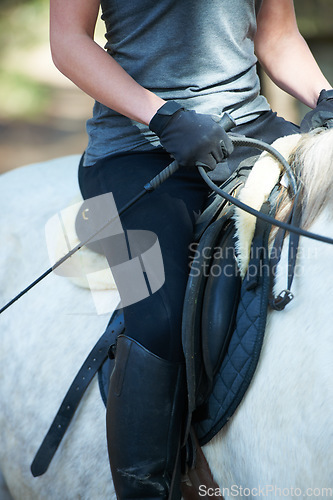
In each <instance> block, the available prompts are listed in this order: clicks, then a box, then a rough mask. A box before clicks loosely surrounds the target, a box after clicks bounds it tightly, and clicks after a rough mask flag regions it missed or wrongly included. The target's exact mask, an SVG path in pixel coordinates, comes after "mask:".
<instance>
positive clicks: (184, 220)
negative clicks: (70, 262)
mask: <svg viewBox="0 0 333 500" xmlns="http://www.w3.org/2000/svg"><path fill="white" fill-rule="evenodd" d="M297 131H298V128H297V127H296V126H294V125H293V124H290V123H289V122H286V121H285V120H283V119H282V118H279V117H277V116H276V115H275V114H274V113H272V112H267V113H264V114H263V115H262V116H261V117H259V118H258V119H257V120H254V121H253V122H251V123H248V124H246V125H242V126H239V127H237V128H236V129H235V132H237V133H239V134H243V135H246V136H248V137H255V138H258V139H261V140H263V141H266V142H269V143H271V142H273V141H274V140H275V139H276V138H277V137H280V136H284V135H289V134H292V133H297ZM257 152H258V151H257V150H254V149H251V148H236V149H235V151H234V153H233V154H232V155H231V156H230V158H229V159H228V168H227V169H226V168H225V167H224V168H222V169H220V168H219V169H218V171H217V172H218V174H219V175H218V177H219V180H223V179H224V178H226V177H228V175H230V173H231V172H232V171H233V170H235V168H237V166H238V164H239V163H240V162H241V161H242V160H243V159H244V158H246V157H248V156H252V155H254V154H257ZM171 161H172V159H171V158H170V156H169V155H168V154H167V153H165V152H164V151H163V150H162V149H161V150H155V151H151V152H136V153H129V154H121V155H113V156H110V157H107V158H104V159H102V160H99V161H98V162H97V163H96V164H94V165H93V166H91V167H82V165H80V168H79V183H80V189H81V192H82V195H83V197H84V198H85V199H87V198H92V197H95V196H98V195H101V194H105V193H109V192H112V194H113V196H114V199H115V202H116V205H117V209H118V210H120V209H121V208H122V207H123V206H124V205H125V204H126V203H127V202H128V201H130V200H131V199H132V198H133V197H135V196H136V195H137V194H138V193H139V192H140V191H141V190H142V189H143V186H144V185H145V184H146V183H147V182H148V181H149V180H150V179H151V178H152V177H154V176H155V175H156V174H157V173H159V172H160V171H161V170H162V169H163V168H164V167H166V166H167V165H168V164H169V163H170V162H171ZM213 177H214V178H216V177H217V176H216V173H215V171H214V176H213ZM209 192H210V191H209V189H208V187H207V186H206V185H205V183H204V182H203V180H202V179H201V177H200V175H199V174H198V172H197V171H196V169H189V168H180V169H179V170H178V171H177V172H176V173H174V174H173V175H172V176H171V177H170V178H169V179H168V180H167V181H165V182H164V183H163V184H162V185H161V186H160V187H159V188H157V190H156V191H154V192H152V193H148V194H146V195H145V196H144V197H143V198H142V199H141V200H140V201H138V202H137V203H136V204H135V205H134V206H133V207H131V208H130V209H129V210H127V211H126V212H125V213H124V214H123V215H122V216H121V223H122V226H123V229H124V232H125V233H126V232H127V231H130V230H147V231H151V232H153V233H155V234H156V235H157V237H158V241H159V245H160V248H161V253H162V258H163V265H164V273H165V282H164V284H163V286H162V287H161V288H160V289H159V290H157V291H156V292H154V293H152V294H151V295H149V296H148V297H147V298H145V299H143V300H140V301H138V302H136V303H134V304H132V305H127V306H126V307H125V308H124V316H125V324H126V335H127V336H128V337H130V338H132V339H135V340H137V341H138V342H140V344H142V345H143V346H145V347H146V348H147V349H149V350H150V351H152V352H153V353H155V354H157V355H158V356H161V357H162V358H165V359H168V360H170V361H178V360H181V359H182V346H181V317H182V307H183V298H184V293H185V288H186V282H187V276H188V272H189V264H190V245H191V242H192V238H193V230H194V224H195V220H196V217H197V215H198V214H199V213H200V212H201V211H202V210H203V208H204V206H205V203H206V200H207V196H208V194H209ZM120 247H121V246H117V242H116V240H115V238H110V239H109V240H108V239H105V240H104V241H103V250H104V253H105V254H106V256H107V259H108V261H109V264H110V266H111V267H112V264H114V263H115V260H117V258H118V257H117V255H115V254H116V253H117V252H118V253H119V251H120V250H119V248H120ZM131 286H133V287H135V283H132V284H131Z"/></svg>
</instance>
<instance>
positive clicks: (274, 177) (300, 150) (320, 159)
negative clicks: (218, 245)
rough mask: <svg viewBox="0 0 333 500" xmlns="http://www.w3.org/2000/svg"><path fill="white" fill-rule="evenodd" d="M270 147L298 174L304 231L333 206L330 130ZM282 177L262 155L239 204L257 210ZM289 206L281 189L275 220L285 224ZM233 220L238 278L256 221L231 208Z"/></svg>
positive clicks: (278, 168)
mask: <svg viewBox="0 0 333 500" xmlns="http://www.w3.org/2000/svg"><path fill="white" fill-rule="evenodd" d="M273 147H274V148H275V149H277V150H278V151H279V152H280V153H281V154H282V155H283V156H284V157H285V158H286V160H287V161H288V163H289V165H291V166H292V168H293V169H294V171H297V172H300V173H301V184H302V191H303V192H302V221H301V226H302V227H303V228H304V229H308V228H309V227H310V226H311V224H312V223H313V221H314V220H315V219H316V218H317V217H318V215H319V214H320V212H321V211H322V209H323V208H324V207H325V206H327V205H328V204H330V203H331V204H332V203H333V183H332V179H333V130H332V129H329V130H316V131H313V132H311V133H308V134H302V135H301V134H295V135H291V136H286V137H281V138H279V139H277V140H276V141H275V142H274V143H273ZM282 175H283V170H282V166H281V164H280V163H279V162H278V161H277V160H276V159H275V158H273V157H272V156H271V155H269V154H268V153H266V152H265V153H262V154H261V155H260V157H259V159H258V161H257V162H256V164H255V165H254V167H253V169H252V171H251V173H250V175H249V177H248V180H247V182H246V184H245V186H244V188H243V189H242V191H241V192H240V196H239V198H240V200H241V201H243V202H244V203H247V204H248V205H250V206H251V207H253V208H255V209H257V210H260V208H261V205H262V204H263V203H264V202H265V201H266V200H267V199H268V197H269V194H270V192H271V190H272V189H273V187H274V186H275V184H276V183H277V182H279V180H280V179H281V176H282ZM285 178H286V175H284V176H283V177H282V184H284V183H283V179H285ZM292 203H293V198H291V197H290V193H289V189H281V193H280V199H279V208H278V210H277V213H276V214H275V217H276V219H278V220H285V219H286V216H287V214H288V213H289V211H290V209H291V206H292ZM234 219H235V223H236V228H237V242H236V249H237V255H238V257H237V260H238V265H239V268H240V272H241V275H242V276H245V273H246V269H247V266H248V262H249V258H250V247H251V242H252V238H253V235H254V230H255V225H256V218H255V217H254V216H253V215H249V214H247V213H244V212H243V211H242V210H241V209H239V208H235V214H234ZM276 231H277V227H273V228H272V231H271V241H272V240H273V239H274V236H275V234H276Z"/></svg>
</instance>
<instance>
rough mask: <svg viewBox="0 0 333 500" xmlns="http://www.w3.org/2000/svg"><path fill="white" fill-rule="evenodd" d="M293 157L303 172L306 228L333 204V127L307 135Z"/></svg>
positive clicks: (303, 218) (292, 160)
mask: <svg viewBox="0 0 333 500" xmlns="http://www.w3.org/2000/svg"><path fill="white" fill-rule="evenodd" d="M290 160H291V165H294V166H295V167H297V168H298V169H299V171H300V172H301V183H302V186H303V198H302V211H303V216H302V227H304V228H305V229H306V228H309V227H310V226H311V224H312V223H313V222H314V220H315V219H316V218H317V217H318V215H319V214H320V213H321V211H322V210H323V208H324V207H325V206H329V205H330V204H333V129H328V130H318V129H317V130H316V131H313V132H311V133H309V134H305V135H303V136H302V137H301V139H300V141H299V143H298V145H297V148H296V150H295V151H294V153H293V154H292V155H291V158H290Z"/></svg>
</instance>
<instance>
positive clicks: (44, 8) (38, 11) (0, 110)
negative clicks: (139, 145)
mask: <svg viewBox="0 0 333 500" xmlns="http://www.w3.org/2000/svg"><path fill="white" fill-rule="evenodd" d="M295 8H296V15H297V19H298V23H299V27H300V30H301V33H302V34H303V36H304V37H305V38H306V40H307V41H308V43H309V45H310V48H311V50H312V51H313V53H314V55H315V57H316V58H317V61H318V63H319V65H320V67H321V68H322V70H323V72H324V74H325V75H326V77H327V78H328V80H329V81H330V82H331V83H332V82H333V60H332V53H333V0H295ZM48 10H49V2H48V0H0V13H1V14H0V15H1V17H0V96H1V99H0V172H5V171H6V170H10V169H12V168H15V167H18V166H21V165H26V164H29V163H34V162H38V161H44V160H48V159H51V158H55V157H59V156H65V155H68V154H78V153H81V152H82V151H83V149H84V148H85V145H86V135H85V121H86V119H87V118H88V117H89V116H90V113H91V108H92V104H93V102H92V100H91V99H90V98H89V97H88V96H86V95H84V94H83V92H81V91H80V90H79V89H77V88H76V87H75V86H74V85H73V84H72V83H71V82H69V81H68V80H67V79H66V78H65V77H64V76H63V75H61V74H60V73H59V72H58V71H57V70H56V69H55V68H54V66H53V63H52V60H51V56H50V50H49V41H48V37H49V33H48V32H49V12H48ZM97 41H98V43H100V44H101V45H103V43H104V41H103V27H102V23H101V21H100V23H99V26H98V29H97ZM262 85H263V91H264V93H265V94H266V96H267V97H268V99H269V101H270V103H271V105H272V107H273V109H275V110H276V111H278V113H279V114H281V115H282V116H285V117H286V118H287V119H291V120H293V121H295V122H299V120H300V118H301V117H302V116H303V115H304V113H305V112H306V111H307V109H306V107H305V106H301V105H299V104H298V103H297V102H296V101H295V100H293V99H291V98H290V97H289V96H287V95H286V94H285V93H283V92H281V91H280V90H278V89H277V88H276V87H275V86H274V85H272V84H271V83H270V82H269V80H268V79H267V77H265V75H262Z"/></svg>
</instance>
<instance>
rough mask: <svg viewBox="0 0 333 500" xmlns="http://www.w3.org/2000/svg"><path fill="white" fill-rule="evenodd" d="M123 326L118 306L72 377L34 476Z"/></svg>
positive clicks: (44, 466)
mask: <svg viewBox="0 0 333 500" xmlns="http://www.w3.org/2000/svg"><path fill="white" fill-rule="evenodd" d="M123 330H124V322H123V315H122V311H121V310H116V312H115V313H114V314H113V315H112V317H111V319H110V321H109V323H108V326H107V328H106V330H105V332H104V334H103V335H102V337H101V338H100V339H99V340H98V342H97V343H96V344H95V346H94V347H93V349H92V350H91V352H90V353H89V354H88V356H87V358H86V360H85V361H84V363H83V365H82V366H81V368H80V370H79V372H78V373H77V375H76V377H75V379H74V380H73V382H72V384H71V386H70V388H69V389H68V391H67V394H66V396H65V397H64V399H63V401H62V403H61V405H60V408H59V410H58V412H57V414H56V416H55V418H54V420H53V422H52V424H51V426H50V428H49V430H48V432H47V434H46V436H45V438H44V440H43V442H42V444H41V445H40V447H39V450H38V451H37V453H36V456H35V458H34V460H33V462H32V464H31V472H32V475H33V476H34V477H37V476H41V475H42V474H44V473H45V472H46V471H47V469H48V467H49V465H50V463H51V460H52V458H53V456H54V454H55V452H56V451H57V449H58V446H59V444H60V443H61V440H62V438H63V437H64V434H65V432H66V430H67V429H68V426H69V424H70V422H71V420H72V418H73V416H74V414H75V411H76V409H77V407H78V405H79V403H80V401H81V399H82V396H83V394H84V393H85V391H86V389H87V387H88V386H89V384H90V382H91V381H92V379H93V378H94V376H95V375H96V373H97V371H98V369H99V368H100V367H101V365H102V364H103V363H104V361H105V360H106V359H107V357H108V351H109V348H110V345H111V344H113V343H114V342H115V340H116V338H117V337H118V335H120V334H121V333H122V332H123Z"/></svg>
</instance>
